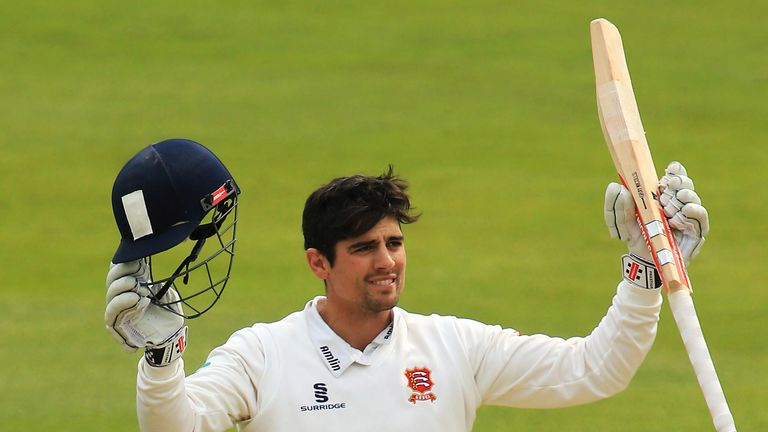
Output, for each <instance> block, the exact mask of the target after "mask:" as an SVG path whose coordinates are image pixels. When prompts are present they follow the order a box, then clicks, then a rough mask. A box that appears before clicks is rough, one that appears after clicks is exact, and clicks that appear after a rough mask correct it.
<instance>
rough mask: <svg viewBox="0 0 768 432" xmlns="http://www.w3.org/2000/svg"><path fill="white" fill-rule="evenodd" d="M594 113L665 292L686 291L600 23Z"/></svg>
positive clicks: (594, 27)
mask: <svg viewBox="0 0 768 432" xmlns="http://www.w3.org/2000/svg"><path fill="white" fill-rule="evenodd" d="M590 31H591V39H592V59H593V62H594V67H595V85H596V90H597V108H598V115H599V117H600V125H601V126H602V128H603V136H604V137H605V142H606V143H607V144H608V149H609V150H610V152H611V158H612V159H613V164H614V166H615V167H616V171H617V172H618V174H619V178H620V179H621V181H622V183H623V184H624V186H625V187H626V188H627V189H628V190H629V191H630V193H631V194H632V197H633V198H634V200H635V205H636V207H637V217H638V222H640V226H641V227H642V230H643V235H644V236H645V240H646V243H647V244H648V247H649V249H650V250H651V256H652V257H653V261H654V264H655V265H656V268H657V269H658V270H659V273H660V275H661V279H662V283H663V284H664V288H665V289H666V290H667V292H672V291H676V290H680V289H687V290H689V291H690V289H691V284H690V281H689V279H688V275H687V273H686V270H685V265H684V263H683V260H682V258H681V256H680V252H679V251H678V249H677V244H676V242H675V239H674V237H673V236H672V233H671V231H670V229H669V226H668V225H667V219H666V218H665V217H664V214H663V212H662V210H661V207H660V206H659V204H658V183H659V178H658V176H657V175H656V168H655V166H654V164H653V158H652V157H651V151H650V149H649V148H648V142H647V141H646V138H645V132H644V129H643V124H642V121H641V120H640V111H639V109H638V107H637V101H636V100H635V94H634V91H633V89H632V81H631V80H630V77H629V69H628V68H627V63H626V58H625V56H624V47H623V44H622V41H621V35H620V34H619V30H618V29H617V28H616V26H614V25H613V24H611V23H610V22H609V21H607V20H605V19H596V20H594V21H592V23H591V24H590Z"/></svg>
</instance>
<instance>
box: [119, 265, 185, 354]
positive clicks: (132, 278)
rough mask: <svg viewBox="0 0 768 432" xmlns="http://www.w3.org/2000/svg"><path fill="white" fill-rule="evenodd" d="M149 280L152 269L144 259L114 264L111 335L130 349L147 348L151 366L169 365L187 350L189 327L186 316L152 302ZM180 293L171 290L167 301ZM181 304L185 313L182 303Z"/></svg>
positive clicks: (146, 352) (125, 347)
mask: <svg viewBox="0 0 768 432" xmlns="http://www.w3.org/2000/svg"><path fill="white" fill-rule="evenodd" d="M148 281H149V270H148V267H147V263H146V261H145V260H143V259H142V260H137V261H130V262H126V263H120V264H113V263H110V268H109V273H108V274H107V299H106V300H107V306H106V310H105V312H104V321H105V323H106V326H107V331H108V332H109V334H110V335H112V337H113V338H114V339H115V340H116V341H117V342H118V343H120V344H121V345H122V346H123V348H124V349H125V350H126V351H128V352H135V351H136V350H137V349H138V348H144V349H145V350H144V357H145V358H146V360H147V362H148V363H149V364H150V365H152V366H167V365H168V364H170V363H171V362H173V361H174V360H176V359H178V358H180V357H181V356H182V354H183V353H184V350H185V349H186V339H187V327H186V326H185V325H184V318H183V317H181V316H179V315H176V314H174V313H172V312H170V311H168V310H165V309H163V308H161V307H159V306H157V305H155V304H154V303H152V301H151V299H150V295H151V294H152V293H151V292H150V290H149V288H148V286H147V282H148ZM174 296H176V297H174ZM177 296H178V295H177V294H176V292H175V291H174V290H173V289H170V290H168V292H167V293H166V294H165V296H164V298H163V300H166V299H167V300H173V299H175V298H178V297H177ZM177 307H178V308H179V310H178V312H181V309H180V306H178V305H177Z"/></svg>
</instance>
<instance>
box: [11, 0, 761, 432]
mask: <svg viewBox="0 0 768 432" xmlns="http://www.w3.org/2000/svg"><path fill="white" fill-rule="evenodd" d="M766 12H768V7H766V5H765V4H761V3H759V2H756V1H752V2H749V1H746V0H735V1H734V2H728V3H727V5H726V3H725V2H695V1H690V0H686V1H678V2H667V1H650V2H633V1H615V2H600V1H585V2H555V1H542V2H505V1H473V2H469V1H466V2H460V1H450V0H448V1H445V0H444V1H434V0H433V1H421V2H410V1H395V2H384V3H381V2H379V3H376V4H375V5H374V4H369V3H368V2H353V1H344V2H339V1H331V2H315V3H310V2H297V1H269V2H265V1H256V2H253V1H228V2H144V3H134V2H109V1H107V2H102V1H95V0H78V1H75V2H58V3H57V2H49V1H40V0H32V1H26V2H4V3H3V4H2V5H0V52H2V55H1V56H0V97H1V98H2V103H0V193H2V197H3V198H2V200H0V214H2V217H0V242H1V243H0V276H1V278H2V281H3V287H2V290H1V292H2V295H0V342H1V343H2V345H3V348H2V349H0V395H2V396H0V398H2V403H0V429H2V430H4V431H6V430H7V431H43V430H58V431H104V430H108V431H132V430H136V429H137V425H136V419H135V402H134V397H135V391H134V385H135V364H136V360H137V356H136V355H126V354H124V353H123V352H122V351H121V349H120V348H119V347H118V346H117V345H116V344H115V343H114V342H113V341H112V340H111V338H110V337H109V336H108V334H107V333H106V332H105V330H104V324H103V320H102V316H103V306H104V304H103V303H104V277H105V274H106V269H107V267H108V263H109V259H110V258H111V256H112V253H113V252H114V249H115V247H116V245H117V241H118V234H117V230H116V228H115V226H114V222H113V219H112V211H111V206H110V193H111V187H112V182H113V180H114V177H115V175H116V174H117V172H118V171H119V169H120V167H121V166H122V164H123V163H124V162H125V161H126V160H127V159H128V158H129V157H131V156H132V155H133V154H134V153H135V152H137V151H138V150H139V149H140V148H142V147H143V146H145V145H147V144H150V143H153V142H156V141H159V140H162V139H164V138H168V137H188V138H192V139H196V140H198V141H200V142H202V143H204V144H206V145H208V146H209V147H211V148H212V149H213V150H214V151H215V152H216V153H217V154H218V155H219V156H220V157H221V158H222V159H223V160H224V161H225V162H226V163H227V165H228V167H229V168H230V170H231V171H232V172H233V173H234V175H235V177H236V179H237V181H238V183H239V184H240V186H241V187H242V189H243V191H244V193H243V195H242V201H241V206H240V216H241V218H240V224H239V226H238V229H239V232H238V239H239V241H238V245H237V257H236V260H235V269H234V277H233V281H232V282H231V285H230V286H229V287H228V288H227V292H226V293H225V295H224V298H223V299H222V301H220V302H219V304H218V305H217V306H216V308H214V309H213V311H211V312H209V314H207V315H206V316H204V317H202V318H201V319H199V320H195V321H190V322H189V325H190V341H191V344H190V347H189V350H188V352H187V354H186V356H185V358H186V360H187V369H188V370H187V371H188V372H191V371H192V370H194V368H195V367H196V365H197V364H200V363H201V362H202V361H203V360H204V358H205V356H206V354H207V353H208V352H209V350H210V349H212V348H213V347H215V346H216V345H218V344H221V343H223V342H224V341H225V339H226V338H227V337H228V336H229V334H230V333H231V332H233V331H234V330H236V329H238V328H241V327H245V326H248V325H250V324H252V323H253V322H257V321H272V320H276V319H279V318H280V317H282V316H284V315H285V314H287V313H289V312H291V311H294V310H296V309H298V308H301V307H302V306H303V304H304V303H305V301H306V300H307V299H308V298H309V297H311V296H314V295H317V294H318V293H320V292H321V288H322V287H321V285H320V284H319V283H318V282H317V281H316V280H315V279H314V278H313V277H312V276H311V275H310V273H309V271H308V270H307V269H306V268H305V263H304V259H303V254H302V240H301V231H300V213H301V208H302V205H303V201H304V199H305V197H306V195H307V194H308V193H309V192H310V191H311V190H312V189H313V188H314V187H316V186H318V185H320V184H321V183H324V182H325V181H327V180H329V179H330V178H331V177H334V176H339V175H346V174H352V173H358V172H363V173H369V174H376V173H379V172H381V171H383V170H384V169H385V168H386V166H387V164H389V163H393V164H394V165H395V167H396V170H397V171H398V172H399V173H401V174H402V175H403V176H404V177H406V178H407V179H409V180H410V182H411V184H412V190H413V198H414V201H415V204H416V206H417V207H418V209H419V210H420V211H421V212H422V213H423V217H422V220H421V221H420V222H419V223H417V224H415V225H412V226H409V227H407V228H406V231H405V233H406V236H407V238H408V252H409V264H410V265H409V274H408V289H407V292H406V294H405V296H404V298H403V301H402V305H403V306H404V307H406V308H407V309H409V310H412V311H414V312H424V313H431V312H438V313H444V314H454V315H459V316H465V317H471V318H476V319H479V320H482V321H485V322H488V323H499V324H503V325H505V326H511V327H514V328H517V329H519V330H521V331H523V332H525V333H538V332H542V333H547V334H551V335H557V336H566V337H567V336H573V335H583V334H586V333H588V332H589V331H590V330H591V329H592V328H593V326H594V325H596V324H597V322H598V320H599V319H600V318H601V317H602V315H603V313H604V311H605V309H606V308H607V306H608V304H609V301H610V298H611V294H612V292H613V290H614V286H615V283H616V282H617V280H618V276H619V262H618V258H619V256H620V255H621V254H622V253H624V248H623V245H622V244H621V243H620V242H615V241H612V240H611V239H610V238H609V236H608V233H607V230H606V229H605V227H604V224H603V222H602V200H603V192H604V188H605V185H606V183H607V182H609V181H613V179H614V178H615V174H614V171H613V169H612V164H611V160H610V156H609V154H608V151H607V149H606V146H605V144H604V143H603V138H602V134H601V131H600V126H599V123H598V120H597V114H596V109H595V100H594V99H595V98H594V84H593V76H592V63H591V52H590V46H589V33H588V23H589V21H590V20H591V19H593V18H596V17H606V18H608V19H610V20H612V21H613V22H614V23H615V24H617V25H618V27H619V28H620V29H621V31H622V33H623V36H624V44H625V48H626V49H627V56H628V61H629V66H630V70H631V72H632V76H633V81H634V86H635V91H636V94H637V98H638V102H639V105H640V109H641V113H642V114H643V120H644V123H645V128H646V131H647V135H648V140H649V142H650V145H651V148H652V150H653V151H654V155H655V158H656V161H657V165H659V166H657V168H659V169H661V168H662V166H663V164H666V162H667V161H669V160H672V159H680V160H682V161H683V162H684V163H686V165H687V167H688V168H689V172H690V173H691V174H692V176H693V177H694V179H696V185H697V190H699V191H700V194H701V196H702V197H703V199H704V203H705V205H706V206H707V208H708V209H709V212H710V217H711V225H712V230H711V233H710V236H709V238H708V241H707V244H706V246H705V248H704V250H703V252H702V254H701V255H700V256H699V257H698V259H697V260H696V262H695V263H694V265H693V266H692V267H691V270H690V274H691V278H692V280H693V281H694V287H695V300H696V302H697V308H698V311H699V315H700V318H701V321H702V323H703V326H704V331H705V335H706V336H707V341H708V343H709V346H710V349H711V351H712V353H713V357H714V360H715V364H716V366H717V368H718V372H719V374H720V378H721V381H722V383H723V385H724V388H725V391H726V396H727V397H728V400H729V402H730V405H731V408H732V411H733V414H734V416H735V418H736V423H737V425H738V426H739V427H740V430H745V431H746V430H749V431H758V430H768V412H767V411H766V409H765V408H766V406H768V391H767V390H766V383H768V348H767V347H768V345H767V344H766V343H765V342H764V339H765V337H764V332H765V328H766V324H768V319H766V305H767V304H768V302H767V300H768V289H767V288H766V286H765V285H766V282H765V280H764V278H763V277H762V276H761V274H762V269H763V267H762V266H761V264H762V265H765V263H766V257H767V254H766V247H765V245H764V243H765V239H766V237H768V229H767V228H766V227H767V224H766V223H765V222H764V220H763V218H764V215H765V214H766V211H768V193H766V191H765V187H764V183H765V180H766V169H765V167H766V166H768V150H766V147H765V145H766V142H767V141H768V140H767V138H768V131H767V130H766V127H765V119H766V118H768V108H766V104H765V103H764V100H765V95H766V94H767V93H768V45H766V44H765V40H766V37H767V36H768V30H766V26H765V18H764V17H765V14H766ZM760 245H763V246H760ZM565 275H567V278H568V279H569V280H572V281H574V282H573V283H572V284H570V283H568V284H566V283H564V280H565ZM475 430H476V431H483V432H490V431H615V430H621V431H623V432H633V431H638V432H652V431H707V430H713V428H712V426H711V421H710V419H709V414H708V412H707V410H706V406H705V404H704V401H703V398H702V397H701V394H700V391H699V389H698V386H697V384H696V381H695V377H694V375H693V372H692V370H691V367H690V366H689V364H688V360H687V357H686V354H685V351H684V349H683V347H682V343H681V341H680V338H679V336H678V334H677V329H676V328H675V325H674V322H673V320H672V317H671V315H670V313H669V311H668V309H667V308H666V307H665V309H664V313H663V316H662V322H661V324H660V330H659V336H658V339H657V342H656V344H655V346H654V348H653V350H652V352H651V354H650V355H649V357H648V358H647V360H646V361H645V363H644V364H643V366H642V368H641V369H640V371H639V372H638V374H637V376H636V377H635V379H634V381H633V382H632V384H631V385H630V387H629V389H628V390H627V391H625V392H624V393H622V394H621V395H619V396H617V397H615V398H612V399H609V400H606V401H603V402H599V403H596V404H592V405H588V406H584V407H577V408H570V409H563V410H553V411H526V410H512V409H503V408H493V407H487V408H485V407H484V408H482V409H481V410H480V412H479V416H478V420H477V422H476V425H475Z"/></svg>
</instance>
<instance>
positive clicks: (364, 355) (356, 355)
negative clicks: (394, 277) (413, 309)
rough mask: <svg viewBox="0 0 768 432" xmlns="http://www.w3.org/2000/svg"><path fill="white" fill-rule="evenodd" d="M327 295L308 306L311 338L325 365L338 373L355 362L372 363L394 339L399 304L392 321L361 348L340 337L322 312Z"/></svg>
mask: <svg viewBox="0 0 768 432" xmlns="http://www.w3.org/2000/svg"><path fill="white" fill-rule="evenodd" d="M324 298H325V297H323V296H318V297H315V298H314V299H312V300H310V301H309V302H308V303H307V305H306V307H305V308H304V312H305V316H306V319H307V328H308V329H309V338H310V339H311V340H312V343H313V344H314V346H315V349H316V350H317V352H318V354H319V355H320V357H321V358H322V359H323V362H324V363H325V366H326V367H328V370H329V371H330V372H331V373H332V374H333V375H334V376H336V377H339V376H341V374H342V373H344V371H345V370H347V368H349V366H351V365H352V364H353V363H359V364H361V365H365V366H369V365H370V364H371V363H372V360H373V355H374V353H376V351H377V349H378V348H379V347H380V346H382V345H386V344H389V343H390V342H391V341H392V335H393V333H394V323H395V322H396V321H397V314H398V312H397V308H395V311H394V317H393V319H392V323H391V324H390V325H389V326H387V328H385V329H384V330H383V331H382V332H381V333H379V334H378V335H377V336H376V337H375V338H374V339H373V341H372V342H371V343H370V344H368V346H367V347H365V349H364V350H363V351H360V350H358V349H356V348H354V347H352V346H351V345H350V344H348V343H347V342H346V341H345V340H344V339H342V338H341V337H339V335H337V334H336V333H335V332H334V331H333V329H331V328H330V327H329V326H328V324H326V322H325V321H324V320H323V318H322V317H321V316H320V312H318V311H317V302H318V301H319V300H322V299H324Z"/></svg>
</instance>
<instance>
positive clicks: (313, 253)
mask: <svg viewBox="0 0 768 432" xmlns="http://www.w3.org/2000/svg"><path fill="white" fill-rule="evenodd" d="M306 256H307V264H309V269H310V270H312V273H314V274H315V276H317V277H318V278H319V279H322V280H326V279H328V273H330V271H331V263H330V261H328V259H327V258H326V257H325V255H323V254H322V253H320V251H319V250H317V249H315V248H309V249H307V250H306Z"/></svg>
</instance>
